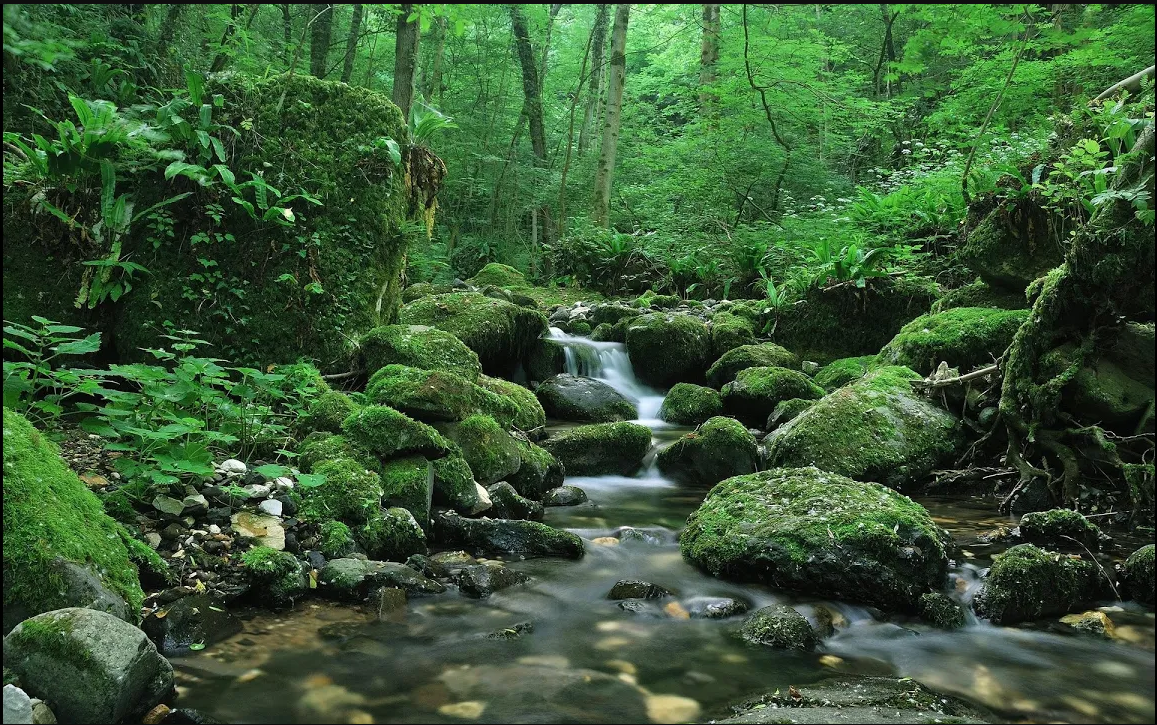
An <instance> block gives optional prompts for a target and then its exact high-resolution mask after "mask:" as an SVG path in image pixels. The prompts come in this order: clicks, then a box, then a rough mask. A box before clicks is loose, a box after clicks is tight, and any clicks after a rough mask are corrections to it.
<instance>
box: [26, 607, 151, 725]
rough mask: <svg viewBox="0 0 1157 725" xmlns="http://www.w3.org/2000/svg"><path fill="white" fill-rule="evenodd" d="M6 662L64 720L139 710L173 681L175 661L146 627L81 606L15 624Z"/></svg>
mask: <svg viewBox="0 0 1157 725" xmlns="http://www.w3.org/2000/svg"><path fill="white" fill-rule="evenodd" d="M4 670H5V672H7V671H8V670H12V671H13V672H14V673H15V674H16V675H17V676H18V677H19V678H20V684H21V687H23V688H24V689H25V690H27V691H28V693H29V694H31V695H33V696H35V697H38V698H40V699H42V700H45V701H47V702H50V703H52V710H53V713H54V714H55V715H56V717H57V718H59V721H60V722H65V723H115V722H120V721H121V719H122V718H125V717H128V716H130V715H137V716H138V717H139V716H141V715H143V714H144V713H146V712H148V711H149V710H150V709H152V707H153V706H154V705H156V704H157V703H159V702H161V700H163V699H164V698H166V697H168V695H169V694H170V693H171V692H172V689H173V666H172V665H170V664H169V661H168V660H166V659H165V658H164V657H162V656H161V655H160V654H158V653H157V648H156V645H154V644H153V643H152V642H151V641H150V640H149V638H148V637H147V636H145V633H144V632H142V631H141V630H139V629H137V628H136V627H134V626H132V625H131V624H127V623H125V622H124V621H122V620H120V619H118V618H116V617H114V616H112V615H111V614H108V613H106V612H98V611H94V610H92V609H83V608H78V607H70V608H66V609H56V610H53V611H51V612H45V613H43V614H39V615H37V616H35V617H33V618H31V619H28V620H25V621H24V622H22V623H20V624H19V625H17V626H16V628H15V629H13V630H12V632H11V633H9V634H8V635H7V636H6V637H4ZM138 722H139V721H138Z"/></svg>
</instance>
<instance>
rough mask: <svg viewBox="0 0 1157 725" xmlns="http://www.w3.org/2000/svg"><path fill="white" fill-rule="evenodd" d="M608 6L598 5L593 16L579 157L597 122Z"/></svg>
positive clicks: (588, 141) (586, 145)
mask: <svg viewBox="0 0 1157 725" xmlns="http://www.w3.org/2000/svg"><path fill="white" fill-rule="evenodd" d="M609 8H610V5H599V10H598V14H596V15H595V27H594V29H593V30H592V31H591V37H592V38H593V41H592V46H591V53H592V55H591V80H590V83H589V84H588V85H587V107H586V110H585V111H584V112H583V125H582V128H581V129H580V130H579V142H578V150H579V154H580V155H581V154H582V153H583V152H584V151H586V150H587V148H588V147H589V146H590V140H591V133H592V131H593V129H594V126H595V124H597V123H598V120H599V113H598V111H599V99H600V98H602V93H603V78H604V77H605V76H606V74H605V73H603V64H604V61H603V56H604V54H605V52H606V45H607V25H608V18H609V15H610V13H609Z"/></svg>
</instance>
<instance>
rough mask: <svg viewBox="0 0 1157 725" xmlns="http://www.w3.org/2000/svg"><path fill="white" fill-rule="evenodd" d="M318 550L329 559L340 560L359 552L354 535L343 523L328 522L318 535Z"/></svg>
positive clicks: (323, 525) (322, 526)
mask: <svg viewBox="0 0 1157 725" xmlns="http://www.w3.org/2000/svg"><path fill="white" fill-rule="evenodd" d="M317 541H318V543H317V550H318V551H320V552H321V555H322V556H324V557H325V558H327V559H340V558H342V557H343V556H349V555H350V554H352V553H354V552H355V551H357V550H358V544H357V541H355V540H354V533H353V531H352V530H351V529H350V527H349V526H346V525H345V524H344V523H342V522H341V521H326V522H325V523H323V524H322V525H321V527H320V528H319V530H318V533H317Z"/></svg>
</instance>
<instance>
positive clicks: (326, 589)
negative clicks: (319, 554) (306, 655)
mask: <svg viewBox="0 0 1157 725" xmlns="http://www.w3.org/2000/svg"><path fill="white" fill-rule="evenodd" d="M318 579H319V583H320V585H321V591H322V593H324V594H327V595H329V596H332V597H335V598H337V599H344V600H347V601H360V600H362V599H365V598H366V596H368V595H369V593H370V591H371V590H373V589H377V588H378V587H397V588H399V589H403V590H405V592H406V593H407V594H409V595H410V596H422V595H426V594H441V593H442V592H444V591H446V587H444V586H443V585H441V584H439V583H438V582H436V581H434V580H433V579H427V578H426V577H424V576H422V575H421V574H419V573H418V572H416V571H414V570H413V569H411V568H410V567H408V566H406V565H405V564H398V563H395V562H391V561H366V560H363V559H334V560H332V561H329V562H326V565H325V568H324V569H322V570H321V576H320V577H319V578H318Z"/></svg>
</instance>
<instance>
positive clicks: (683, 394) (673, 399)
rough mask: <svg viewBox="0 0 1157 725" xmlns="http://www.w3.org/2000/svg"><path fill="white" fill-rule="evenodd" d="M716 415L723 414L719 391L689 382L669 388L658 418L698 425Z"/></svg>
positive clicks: (681, 423) (680, 423)
mask: <svg viewBox="0 0 1157 725" xmlns="http://www.w3.org/2000/svg"><path fill="white" fill-rule="evenodd" d="M717 415H723V401H722V399H721V398H720V397H719V391H717V390H713V389H711V388H705V387H703V386H701V385H692V384H691V383H679V384H678V385H676V386H675V387H673V388H671V390H670V391H668V392H667V395H666V397H664V398H663V405H662V406H661V407H660V408H659V418H660V420H665V421H667V422H668V423H677V424H679V425H699V424H700V423H702V422H704V421H706V420H707V419H709V418H713V417H714V416H717Z"/></svg>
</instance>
